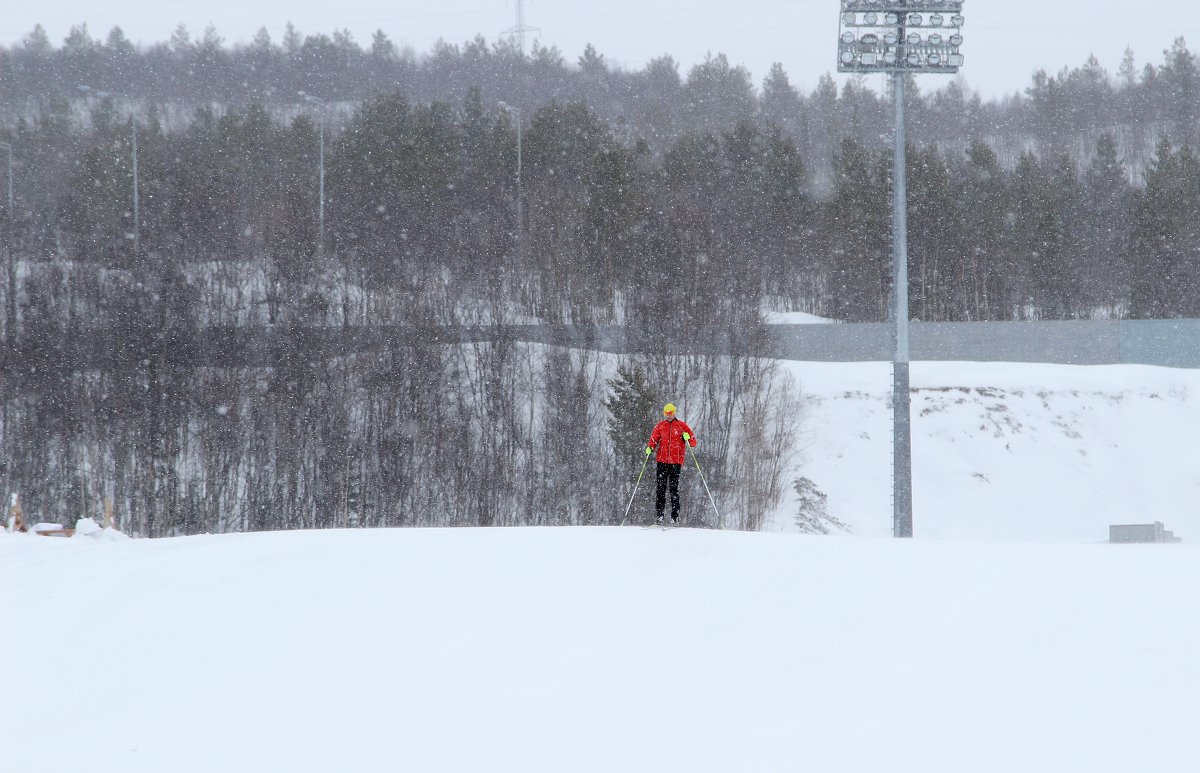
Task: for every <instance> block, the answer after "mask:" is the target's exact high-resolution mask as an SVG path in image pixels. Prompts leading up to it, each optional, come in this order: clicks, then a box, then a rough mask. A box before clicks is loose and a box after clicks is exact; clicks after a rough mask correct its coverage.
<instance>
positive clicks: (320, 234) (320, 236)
mask: <svg viewBox="0 0 1200 773" xmlns="http://www.w3.org/2000/svg"><path fill="white" fill-rule="evenodd" d="M319 136H320V139H319V140H318V146H319V148H320V150H319V151H318V154H319V156H320V165H321V168H320V171H319V172H318V173H317V179H318V183H317V188H318V189H319V191H320V193H319V194H318V199H319V203H318V209H319V212H318V215H317V255H318V256H321V255H324V254H325V106H324V104H322V105H321V128H320V132H319Z"/></svg>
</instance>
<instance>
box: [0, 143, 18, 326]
mask: <svg viewBox="0 0 1200 773" xmlns="http://www.w3.org/2000/svg"><path fill="white" fill-rule="evenodd" d="M0 150H3V151H4V153H5V155H6V156H7V157H8V229H7V230H6V232H5V234H4V240H5V251H6V252H7V253H8V288H7V292H6V293H5V299H4V335H5V338H6V339H7V340H8V341H9V342H12V341H13V339H14V336H15V335H16V324H17V260H16V257H15V256H14V255H13V228H14V223H15V222H16V221H15V215H14V212H13V146H12V143H9V142H0Z"/></svg>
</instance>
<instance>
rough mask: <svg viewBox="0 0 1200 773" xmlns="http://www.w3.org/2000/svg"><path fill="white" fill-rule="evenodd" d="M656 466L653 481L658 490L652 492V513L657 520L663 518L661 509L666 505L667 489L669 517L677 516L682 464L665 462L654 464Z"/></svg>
mask: <svg viewBox="0 0 1200 773" xmlns="http://www.w3.org/2000/svg"><path fill="white" fill-rule="evenodd" d="M656 464H657V465H658V468H657V470H656V471H655V479H656V482H657V483H658V488H657V489H656V490H655V492H654V512H655V513H656V514H657V515H658V517H659V518H662V517H663V508H664V507H665V506H666V504H667V488H668V487H669V488H670V489H671V517H672V518H677V517H678V516H679V471H680V470H681V469H682V468H683V465H682V464H667V463H666V462H656Z"/></svg>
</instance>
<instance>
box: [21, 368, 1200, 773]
mask: <svg viewBox="0 0 1200 773" xmlns="http://www.w3.org/2000/svg"><path fill="white" fill-rule="evenodd" d="M783 367H784V368H786V369H787V371H788V372H789V373H791V374H792V375H793V376H795V377H796V378H797V380H798V381H799V382H800V385H801V388H802V390H803V392H804V393H805V395H806V401H807V406H806V407H807V417H806V419H805V422H804V425H803V426H804V428H803V437H802V438H801V439H800V441H801V442H800V445H801V446H802V448H803V457H802V458H801V457H798V458H797V463H798V467H797V474H803V475H806V476H807V477H809V478H811V479H812V480H813V481H814V482H815V483H816V484H817V486H818V487H819V488H820V489H821V490H822V491H824V492H825V493H827V494H828V505H829V512H830V514H832V515H834V516H835V517H837V518H839V519H841V520H843V521H845V522H846V523H847V524H848V525H849V526H850V527H851V531H850V534H853V535H855V536H835V537H809V536H801V535H796V534H784V533H778V532H779V531H786V530H787V529H788V528H794V526H793V525H792V523H791V521H790V520H789V513H788V507H789V506H790V505H785V507H784V508H783V510H782V511H781V512H780V513H779V514H778V515H777V517H776V519H775V523H774V524H773V527H774V528H775V529H776V531H775V532H774V533H764V534H745V533H729V532H709V531H695V530H675V531H670V532H662V531H658V530H647V529H641V528H637V527H632V528H562V529H508V530H475V529H446V530H421V529H408V530H389V531H327V532H290V533H270V534H243V535H222V536H200V537H190V538H178V539H164V540H120V539H114V538H112V537H113V535H111V534H105V533H99V534H95V533H93V534H91V535H85V534H84V533H83V532H88V531H93V530H92V529H84V530H83V531H81V532H80V534H79V535H78V536H76V537H74V538H71V539H53V538H45V537H37V536H33V535H16V534H5V533H3V532H0V623H2V624H3V628H2V629H0V630H2V631H3V633H4V638H5V643H6V656H7V657H6V662H5V667H4V668H3V669H0V770H2V771H5V772H7V771H10V770H11V771H14V772H19V773H68V772H70V773H74V771H80V770H86V771H88V772H89V773H139V772H142V771H145V772H146V773H150V772H154V773H158V772H159V771H172V773H192V772H195V773H200V772H201V771H204V772H206V773H207V772H209V771H232V772H234V773H237V772H239V771H245V772H246V773H264V772H266V771H281V772H282V771H287V772H288V773H328V771H335V770H337V771H342V770H344V771H521V772H522V773H537V772H539V771H547V772H550V771H554V772H555V773H558V772H559V771H596V772H597V773H599V772H600V771H603V772H604V773H608V772H609V771H654V773H661V771H676V770H678V771H684V770H686V771H701V772H703V771H722V772H724V771H787V770H801V769H803V770H814V771H822V773H825V772H835V773H836V772H837V771H846V772H847V773H850V772H854V773H860V772H863V773H878V771H888V772H889V773H904V772H905V771H913V772H914V773H917V772H918V771H919V772H920V773H938V772H940V771H946V773H962V772H963V771H970V772H971V773H988V772H990V771H995V773H1011V771H1018V770H1019V771H1022V773H1031V772H1038V771H1045V773H1062V772H1063V771H1087V772H1088V773H1106V772H1108V771H1112V772H1114V773H1116V772H1118V771H1119V772H1121V773H1126V772H1132V771H1139V772H1141V771H1153V772H1154V773H1174V772H1176V771H1178V772H1179V773H1184V772H1185V771H1187V772H1188V773H1190V772H1191V771H1194V770H1198V769H1200V741H1197V740H1196V736H1194V735H1192V732H1193V731H1194V728H1195V726H1196V724H1197V722H1198V721H1200V701H1197V699H1196V695H1197V694H1200V664H1198V662H1197V659H1196V652H1197V651H1200V622H1198V621H1200V595H1198V594H1197V593H1196V592H1195V589H1196V588H1197V587H1200V546H1198V543H1200V515H1197V513H1196V510H1197V507H1196V505H1195V502H1196V501H1197V495H1198V494H1200V491H1198V490H1197V489H1198V488H1200V469H1198V468H1197V465H1196V462H1195V458H1196V455H1195V453H1194V452H1193V450H1192V448H1193V444H1194V443H1195V439H1194V434H1195V433H1194V428H1195V427H1197V426H1200V406H1198V405H1197V402H1196V399H1195V398H1194V396H1195V395H1198V394H1200V372H1197V371H1189V370H1173V369H1167V368H1153V367H1142V366H1127V365H1125V366H1100V367H1078V366H1063V365H1010V364H996V363H989V364H982V363H915V364H914V365H913V368H912V382H913V386H914V388H915V389H916V392H915V394H914V396H913V418H914V433H913V435H914V449H913V468H914V478H915V496H914V518H915V523H916V537H917V539H915V540H892V539H887V538H885V535H887V534H889V533H890V529H891V500H890V477H889V476H890V469H891V466H890V461H891V459H890V454H891V430H890V424H889V417H890V399H889V391H890V387H891V377H890V366H889V365H888V364H886V363H855V364H825V363H820V364H819V363H785V364H784V366H783ZM1154 520H1161V521H1163V522H1165V523H1166V524H1167V526H1168V528H1171V529H1173V530H1174V531H1175V532H1176V533H1177V534H1179V535H1180V536H1182V537H1183V539H1184V543H1183V544H1181V545H1146V546H1114V545H1108V544H1104V543H1103V540H1104V539H1105V538H1106V535H1107V526H1108V525H1109V524H1111V523H1128V522H1139V523H1145V522H1151V521H1154ZM97 536H99V537H106V536H107V537H109V539H97V538H96V537H97Z"/></svg>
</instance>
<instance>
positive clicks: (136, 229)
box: [79, 86, 142, 258]
mask: <svg viewBox="0 0 1200 773" xmlns="http://www.w3.org/2000/svg"><path fill="white" fill-rule="evenodd" d="M79 90H80V91H82V92H83V93H84V94H90V95H92V96H95V97H99V98H101V99H105V98H110V97H121V98H122V99H129V97H128V95H126V94H121V93H119V92H115V91H99V90H97V89H94V88H92V87H91V86H80V87H79ZM129 124H130V126H131V127H132V131H133V256H134V257H135V258H136V257H137V256H138V255H139V253H140V250H141V240H142V239H141V237H142V224H141V213H140V211H139V208H138V204H139V202H138V144H137V142H138V140H137V116H135V115H134V114H133V112H132V111H130V113H129Z"/></svg>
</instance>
